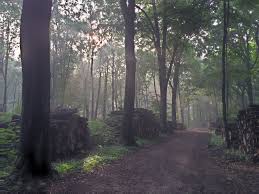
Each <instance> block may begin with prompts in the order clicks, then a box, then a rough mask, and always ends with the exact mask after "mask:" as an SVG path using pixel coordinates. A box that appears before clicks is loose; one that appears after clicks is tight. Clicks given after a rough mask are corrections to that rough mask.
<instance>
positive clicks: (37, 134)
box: [17, 0, 52, 176]
mask: <svg viewBox="0 0 259 194" xmlns="http://www.w3.org/2000/svg"><path fill="white" fill-rule="evenodd" d="M51 6H52V1H51V0H45V1H42V0H24V1H23V9H22V17H21V36H20V37H21V61H22V77H23V83H22V95H23V100H22V130H21V154H22V160H20V163H19V164H18V165H17V168H19V167H20V168H21V167H22V168H23V170H24V172H26V173H30V174H33V175H40V176H43V175H47V174H49V172H50V149H49V145H50V141H49V138H50V135H49V112H50V40H49V25H50V17H51Z"/></svg>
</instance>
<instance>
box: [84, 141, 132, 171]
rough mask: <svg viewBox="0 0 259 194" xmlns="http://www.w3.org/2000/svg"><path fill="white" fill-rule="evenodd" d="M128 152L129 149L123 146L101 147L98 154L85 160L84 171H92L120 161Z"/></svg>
mask: <svg viewBox="0 0 259 194" xmlns="http://www.w3.org/2000/svg"><path fill="white" fill-rule="evenodd" d="M128 151H129V149H128V148H126V147H123V146H108V147H100V148H99V149H98V150H97V152H96V154H94V155H91V156H89V157H87V158H86V159H85V160H84V165H83V169H84V170H85V171H87V172H89V171H92V170H93V169H94V168H96V167H98V166H101V165H103V164H106V163H108V162H111V161H113V160H118V159H120V158H121V157H122V156H123V155H125V154H126V153H127V152H128Z"/></svg>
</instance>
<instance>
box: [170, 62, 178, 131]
mask: <svg viewBox="0 0 259 194" xmlns="http://www.w3.org/2000/svg"><path fill="white" fill-rule="evenodd" d="M179 74H180V61H178V62H177V63H175V70H174V76H173V84H172V124H173V129H176V127H177V121H176V110H177V107H176V97H177V90H178V84H179Z"/></svg>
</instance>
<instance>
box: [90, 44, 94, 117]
mask: <svg viewBox="0 0 259 194" xmlns="http://www.w3.org/2000/svg"><path fill="white" fill-rule="evenodd" d="M93 66H94V49H93V48H92V53H91V64H90V67H91V119H93V118H94V74H93V71H94V70H93Z"/></svg>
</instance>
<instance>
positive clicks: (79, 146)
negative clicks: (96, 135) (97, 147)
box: [50, 109, 90, 160]
mask: <svg viewBox="0 0 259 194" xmlns="http://www.w3.org/2000/svg"><path fill="white" fill-rule="evenodd" d="M76 113H77V110H76V109H63V110H58V111H56V112H54V113H51V115H50V118H51V119H50V130H51V131H50V132H51V137H53V138H52V140H51V142H52V145H51V147H52V159H53V160H57V159H63V158H70V157H72V156H73V155H75V154H80V153H82V152H85V151H87V150H89V148H90V134H89V129H88V126H87V119H86V118H83V117H80V116H79V115H78V114H76Z"/></svg>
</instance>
